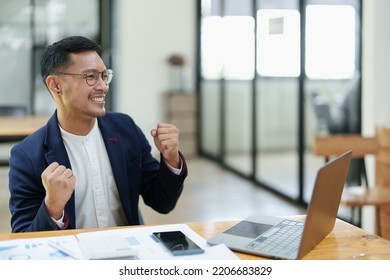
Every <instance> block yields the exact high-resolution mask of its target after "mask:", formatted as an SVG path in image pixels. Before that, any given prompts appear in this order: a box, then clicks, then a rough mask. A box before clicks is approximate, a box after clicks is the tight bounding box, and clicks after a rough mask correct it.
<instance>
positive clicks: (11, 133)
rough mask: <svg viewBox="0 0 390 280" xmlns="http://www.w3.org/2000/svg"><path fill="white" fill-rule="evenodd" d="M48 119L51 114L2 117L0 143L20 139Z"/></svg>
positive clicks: (0, 119) (0, 121) (0, 120)
mask: <svg viewBox="0 0 390 280" xmlns="http://www.w3.org/2000/svg"><path fill="white" fill-rule="evenodd" d="M48 120H49V116H25V117H23V116H17V117H8V116H7V117H0V143H5V142H12V141H20V140H22V139H23V138H25V137H26V136H28V135H30V134H31V133H33V132H35V131H36V130H37V129H39V128H41V127H42V126H44V125H45V124H46V123H47V121H48Z"/></svg>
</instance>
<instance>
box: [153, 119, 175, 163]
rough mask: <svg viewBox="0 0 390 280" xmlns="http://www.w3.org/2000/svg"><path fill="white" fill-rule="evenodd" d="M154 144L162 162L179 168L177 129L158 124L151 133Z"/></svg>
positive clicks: (172, 126)
mask: <svg viewBox="0 0 390 280" xmlns="http://www.w3.org/2000/svg"><path fill="white" fill-rule="evenodd" d="M150 134H151V135H152V136H153V139H154V144H155V145H156V147H157V149H158V150H159V151H160V152H161V153H162V155H163V158H164V160H165V161H166V162H167V163H168V164H169V165H170V166H172V167H175V168H180V157H179V129H178V128H177V127H176V126H174V125H173V124H166V123H159V124H158V125H157V128H155V129H152V131H151V133H150Z"/></svg>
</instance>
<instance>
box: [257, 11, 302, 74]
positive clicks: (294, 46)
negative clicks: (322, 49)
mask: <svg viewBox="0 0 390 280" xmlns="http://www.w3.org/2000/svg"><path fill="white" fill-rule="evenodd" d="M257 16H258V22H257V42H258V43H257V70H258V74H259V75H260V76H268V77H298V76H299V74H300V16H299V12H298V11H297V10H287V9H286V10H273V9H261V10H258V11H257Z"/></svg>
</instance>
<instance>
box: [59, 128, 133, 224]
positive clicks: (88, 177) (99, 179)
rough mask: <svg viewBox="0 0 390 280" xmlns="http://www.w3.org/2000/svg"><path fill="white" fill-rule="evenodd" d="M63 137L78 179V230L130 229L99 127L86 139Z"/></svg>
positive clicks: (71, 135) (76, 197)
mask: <svg viewBox="0 0 390 280" xmlns="http://www.w3.org/2000/svg"><path fill="white" fill-rule="evenodd" d="M60 129H61V135H62V138H63V140H64V144H65V148H66V151H67V153H68V156H69V160H70V164H71V166H72V171H73V174H74V175H75V176H76V186H75V210H76V227H77V228H98V227H109V226H121V225H127V224H128V223H127V219H126V217H125V214H124V212H123V208H122V204H121V202H120V199H119V194H118V189H117V186H116V183H115V179H114V176H113V173H112V169H111V164H110V160H109V158H108V154H107V150H106V147H105V145H104V142H103V138H102V136H101V133H100V130H99V127H98V123H97V121H96V123H95V126H94V127H93V129H92V130H91V132H90V133H89V134H88V135H86V136H78V135H74V134H71V133H68V132H66V131H65V130H63V129H62V128H61V127H60Z"/></svg>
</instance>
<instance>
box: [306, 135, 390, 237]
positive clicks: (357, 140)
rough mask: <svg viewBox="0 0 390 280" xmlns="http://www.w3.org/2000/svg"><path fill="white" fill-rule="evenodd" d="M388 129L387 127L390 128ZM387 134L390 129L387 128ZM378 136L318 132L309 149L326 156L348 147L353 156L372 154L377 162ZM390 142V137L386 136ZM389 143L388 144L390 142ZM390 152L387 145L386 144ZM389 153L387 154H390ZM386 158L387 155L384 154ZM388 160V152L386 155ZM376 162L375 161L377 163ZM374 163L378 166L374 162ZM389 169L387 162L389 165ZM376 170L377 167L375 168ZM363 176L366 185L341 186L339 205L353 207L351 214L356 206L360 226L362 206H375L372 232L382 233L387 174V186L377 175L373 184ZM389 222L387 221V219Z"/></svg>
mask: <svg viewBox="0 0 390 280" xmlns="http://www.w3.org/2000/svg"><path fill="white" fill-rule="evenodd" d="M389 131H390V130H389ZM389 136H390V132H389ZM380 142H381V141H380V140H379V138H378V137H364V136H361V135H352V134H348V135H331V136H317V137H315V138H314V141H313V145H312V149H313V154H315V155H320V156H323V157H325V159H326V160H328V159H330V158H331V157H334V156H336V155H339V154H341V153H343V152H345V151H347V150H352V157H353V158H360V159H364V157H365V156H367V155H374V156H375V158H376V162H377V161H378V155H380V154H381V150H382V144H380ZM389 143H390V137H389ZM389 147H390V145H389ZM389 153H390V148H389ZM389 155H390V154H389ZM386 159H387V158H386ZM388 162H389V163H390V156H389V158H388ZM376 165H377V163H376ZM376 167H377V166H376ZM388 168H389V169H388V170H387V171H390V164H389V166H388ZM376 170H377V172H376V173H378V171H379V170H378V168H376ZM364 173H365V172H364ZM364 176H365V177H366V184H365V186H356V187H347V188H345V189H344V192H343V195H342V198H341V202H340V204H341V205H344V206H347V207H350V208H351V210H352V216H353V213H354V212H355V210H359V222H358V223H357V225H358V226H360V213H361V209H362V208H363V207H364V206H369V205H370V206H374V207H375V209H376V211H375V214H376V215H375V232H376V234H377V235H379V236H382V235H383V233H382V231H383V226H384V225H387V224H388V223H385V222H384V220H383V218H382V217H381V216H382V210H381V208H382V207H384V206H386V207H390V177H389V181H388V183H389V188H384V187H382V184H381V182H378V176H377V175H376V181H377V182H376V185H375V186H371V187H370V186H369V184H368V181H367V176H366V174H364ZM388 214H389V215H388V218H390V209H389V210H388ZM389 224H390V223H389Z"/></svg>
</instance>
